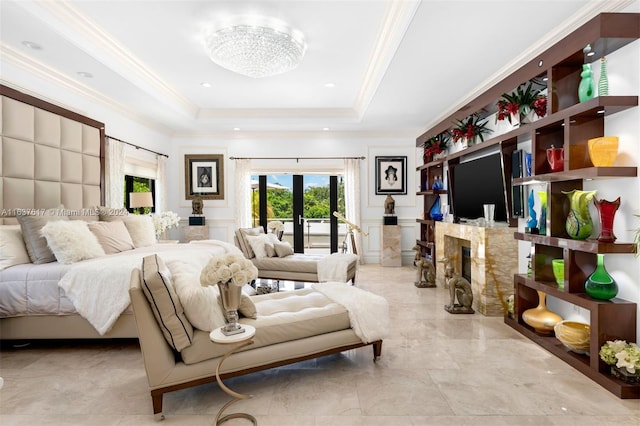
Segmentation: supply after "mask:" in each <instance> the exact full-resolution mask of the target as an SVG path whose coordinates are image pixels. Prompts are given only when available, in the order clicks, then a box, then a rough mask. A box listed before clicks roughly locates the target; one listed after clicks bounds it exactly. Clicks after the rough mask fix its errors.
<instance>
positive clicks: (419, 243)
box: [416, 240, 435, 249]
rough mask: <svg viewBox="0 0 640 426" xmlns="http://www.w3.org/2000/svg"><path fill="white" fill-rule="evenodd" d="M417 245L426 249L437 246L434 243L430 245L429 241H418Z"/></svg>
mask: <svg viewBox="0 0 640 426" xmlns="http://www.w3.org/2000/svg"><path fill="white" fill-rule="evenodd" d="M416 244H417V245H419V246H420V247H425V248H429V249H430V248H433V247H434V246H435V244H434V243H430V242H427V241H422V240H416Z"/></svg>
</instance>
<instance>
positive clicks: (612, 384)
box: [504, 316, 640, 399]
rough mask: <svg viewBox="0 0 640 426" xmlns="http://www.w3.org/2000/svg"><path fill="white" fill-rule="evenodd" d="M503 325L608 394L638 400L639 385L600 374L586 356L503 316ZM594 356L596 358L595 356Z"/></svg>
mask: <svg viewBox="0 0 640 426" xmlns="http://www.w3.org/2000/svg"><path fill="white" fill-rule="evenodd" d="M504 322H505V324H507V325H508V326H510V327H511V328H513V329H514V330H516V331H517V332H519V333H520V334H522V335H523V336H525V337H527V338H529V339H530V340H532V341H533V342H535V343H536V344H538V345H540V346H542V347H543V348H544V349H546V350H547V351H549V352H551V353H552V354H554V355H555V356H557V357H558V358H560V359H561V360H563V361H564V362H566V363H567V364H569V365H571V366H572V367H573V368H575V369H576V370H578V371H580V372H581V373H582V374H584V375H585V376H587V377H589V378H590V379H591V380H593V381H594V382H596V383H598V384H599V385H600V386H602V387H604V388H605V389H607V390H608V391H609V392H611V393H613V394H614V395H616V396H617V397H618V398H622V399H637V398H640V385H639V384H635V385H632V384H628V383H625V382H623V381H622V380H619V379H617V378H616V377H613V376H611V375H610V374H607V373H600V372H599V371H596V370H594V369H593V368H591V366H590V358H589V357H588V356H586V355H580V354H577V353H575V352H572V351H570V350H568V349H567V348H565V347H564V345H563V344H562V343H560V341H559V340H558V339H556V338H555V337H553V336H541V335H539V334H536V333H535V332H534V331H533V329H532V328H530V327H529V326H528V325H526V324H523V323H519V322H518V321H517V320H515V319H512V318H509V317H508V316H505V318H504ZM595 356H598V355H597V354H596V355H595Z"/></svg>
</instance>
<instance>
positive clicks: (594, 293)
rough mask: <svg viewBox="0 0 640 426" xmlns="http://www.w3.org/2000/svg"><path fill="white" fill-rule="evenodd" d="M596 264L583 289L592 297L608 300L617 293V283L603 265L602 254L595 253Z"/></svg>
mask: <svg viewBox="0 0 640 426" xmlns="http://www.w3.org/2000/svg"><path fill="white" fill-rule="evenodd" d="M597 256H598V264H597V265H596V270H595V271H593V274H591V275H589V278H587V281H586V282H585V283H584V291H585V292H586V293H587V294H588V295H589V296H591V297H593V298H594V299H600V300H609V299H613V298H614V297H616V295H617V294H618V283H616V281H615V280H614V279H613V277H611V275H609V273H608V272H607V269H606V268H605V267H604V254H600V253H598V254H597Z"/></svg>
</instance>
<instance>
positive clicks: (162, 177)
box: [155, 155, 169, 213]
mask: <svg viewBox="0 0 640 426" xmlns="http://www.w3.org/2000/svg"><path fill="white" fill-rule="evenodd" d="M168 194H169V192H168V190H167V157H165V156H164V155H158V168H157V169H156V205H155V208H156V212H157V213H162V212H163V211H165V210H166V209H167V197H168Z"/></svg>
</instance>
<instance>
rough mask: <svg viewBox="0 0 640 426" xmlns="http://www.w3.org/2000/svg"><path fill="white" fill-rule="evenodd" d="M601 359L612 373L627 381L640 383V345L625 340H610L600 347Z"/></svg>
mask: <svg viewBox="0 0 640 426" xmlns="http://www.w3.org/2000/svg"><path fill="white" fill-rule="evenodd" d="M600 359H602V360H603V361H604V362H605V363H606V364H608V365H610V366H611V374H612V375H613V376H615V377H617V378H619V379H621V380H623V381H625V382H627V383H640V347H638V345H636V344H635V343H627V342H626V341H624V340H613V341H611V340H609V341H607V343H605V344H604V345H602V347H601V348H600Z"/></svg>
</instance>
